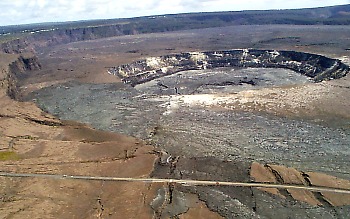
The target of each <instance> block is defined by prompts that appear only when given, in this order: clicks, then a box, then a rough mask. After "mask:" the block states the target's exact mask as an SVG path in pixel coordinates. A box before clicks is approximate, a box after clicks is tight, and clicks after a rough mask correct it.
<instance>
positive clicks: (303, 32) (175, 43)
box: [0, 25, 350, 218]
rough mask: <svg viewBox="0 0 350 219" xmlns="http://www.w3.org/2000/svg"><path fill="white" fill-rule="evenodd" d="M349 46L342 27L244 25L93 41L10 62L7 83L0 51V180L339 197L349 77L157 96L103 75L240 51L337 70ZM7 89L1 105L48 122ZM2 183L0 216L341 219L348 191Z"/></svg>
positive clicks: (345, 185) (10, 57)
mask: <svg viewBox="0 0 350 219" xmlns="http://www.w3.org/2000/svg"><path fill="white" fill-rule="evenodd" d="M349 36H350V27H349V26H324V25H310V26H297V25H255V26H254V25H246V26H227V27H216V28H206V29H194V30H183V31H175V32H165V33H149V34H138V35H128V36H116V37H110V38H101V39H94V40H87V41H83V42H72V43H68V44H62V45H55V46H50V47H40V48H39V47H38V48H36V51H35V52H36V56H37V58H38V60H36V59H31V61H30V62H29V63H32V64H29V65H28V63H27V61H24V62H21V61H17V64H16V66H17V69H19V70H17V74H16V75H15V76H16V79H17V80H16V81H13V80H12V82H11V80H10V79H9V78H8V76H7V75H8V73H9V72H11V67H10V68H9V67H8V64H9V63H12V62H15V61H16V60H17V59H18V57H19V56H20V55H21V54H19V55H16V54H1V68H2V69H3V71H2V74H3V75H2V78H3V79H4V80H3V83H2V87H3V88H2V90H1V92H2V96H1V101H0V104H1V109H0V121H1V123H0V134H1V136H0V146H1V151H0V163H1V165H2V169H1V171H2V172H12V173H44V174H63V175H86V176H115V177H131V178H149V177H154V178H174V179H175V178H176V179H194V180H210V181H228V182H266V183H275V184H292V185H306V186H324V187H327V188H341V189H344V190H347V191H349V189H350V181H349V180H350V175H349V171H348V166H349V159H348V158H349V156H350V154H349V144H348V143H349V142H350V139H349V134H350V129H349V128H350V114H349V113H348V109H349V107H350V101H349V98H348V97H349V89H350V78H349V77H350V76H349V74H348V75H346V76H345V77H342V78H340V79H336V80H326V81H323V82H320V83H306V82H305V83H300V84H288V85H279V86H272V87H269V86H267V87H263V88H254V89H253V88H252V87H249V86H250V85H249V86H248V85H247V86H248V87H247V88H248V89H246V87H244V89H243V88H242V90H238V91H237V90H235V91H234V92H233V91H232V90H231V91H230V90H229V88H227V89H228V90H229V91H230V92H217V91H215V92H214V93H208V90H210V89H209V88H208V89H207V90H204V91H203V92H204V93H196V94H193V95H191V94H189V95H188V94H178V95H176V94H175V93H174V94H173V93H167V92H170V91H167V90H166V89H165V88H164V89H163V90H162V92H163V93H159V92H160V91H159V89H158V87H157V85H152V84H147V83H145V84H143V85H142V86H143V87H137V86H136V87H135V88H134V87H131V86H130V85H127V84H124V83H123V82H122V81H121V79H122V78H118V77H116V76H114V75H110V74H108V69H110V68H111V67H115V66H119V65H122V64H128V63H132V62H135V61H138V60H142V59H147V58H149V57H158V56H162V55H166V54H178V53H181V52H203V51H220V50H230V49H246V48H254V49H269V50H290V51H299V52H308V53H315V54H320V55H323V56H326V57H330V58H334V59H339V60H341V61H342V62H343V63H345V64H347V65H349V64H350V55H349V48H350V38H349ZM26 56H28V57H32V55H30V54H28V55H26ZM25 60H27V59H25ZM37 61H39V62H40V65H39V64H38V63H36V62H37ZM35 63H36V64H35ZM12 68H13V67H12ZM269 70H271V71H273V70H272V69H264V70H259V69H256V70H251V71H256V72H257V73H254V74H258V73H259V72H266V71H269ZM274 70H275V69H274ZM234 71H241V70H239V69H235V70H234ZM242 71H243V70H242ZM275 71H276V74H280V72H279V71H278V70H275ZM287 73H288V74H294V73H290V72H287ZM183 74H185V73H183ZM188 74H189V77H195V76H196V74H197V73H191V72H190V73H188ZM191 74H193V75H191ZM198 74H203V75H205V74H206V73H203V72H200V73H198ZM209 74H211V73H209ZM242 74H249V71H248V73H245V72H243V73H242ZM266 74H267V73H266ZM214 76H215V75H214ZM174 77H176V75H175V76H174ZM159 80H160V82H163V83H167V84H165V85H169V84H170V82H171V81H174V80H175V79H174V78H171V77H170V79H168V80H167V79H159ZM196 80H200V79H198V78H196ZM5 82H6V83H5ZM10 82H11V83H13V84H12V85H11V83H10ZM157 82H158V81H157ZM183 83H184V85H183V86H188V87H189V89H190V88H191V86H193V85H191V83H190V84H189V85H188V84H186V85H185V82H183ZM11 86H12V87H13V86H15V88H12V91H13V92H12V93H10V94H12V95H11V96H12V97H16V98H18V99H21V100H22V101H23V100H33V101H35V103H37V104H38V105H39V106H40V108H42V109H43V110H44V111H46V112H44V111H42V110H41V109H39V108H38V107H37V106H36V105H35V104H34V103H31V102H18V101H15V100H13V99H10V98H9V97H8V96H6V91H7V94H9V92H8V89H7V88H8V87H11ZM152 86H156V88H157V89H154V87H153V88H152ZM169 86H170V85H169ZM251 88H252V89H251ZM152 89H153V90H152ZM227 89H226V90H227ZM230 89H231V88H230ZM212 90H213V89H212ZM164 99H167V100H166V101H164ZM168 99H170V100H169V101H168ZM162 104H163V105H164V104H165V105H166V104H168V105H169V106H168V105H166V107H164V106H162ZM49 113H50V114H51V115H50V114H49ZM52 114H53V115H54V116H52ZM71 120H75V121H76V122H73V121H71ZM79 122H81V123H88V124H89V125H84V124H81V123H79ZM270 123H271V125H270V126H269V125H267V124H270ZM281 124H282V125H281ZM279 125H280V126H279ZM264 129H266V130H267V131H266V132H264ZM110 131H112V132H110ZM118 133H122V134H118ZM254 133H257V135H254ZM308 141H309V142H308ZM304 145H306V146H304ZM330 145H331V146H330ZM333 146H334V147H333ZM169 156H171V158H169ZM167 158H169V160H170V162H164V159H165V160H166V159H167ZM0 180H1V188H0V193H1V197H0V198H1V201H2V202H1V206H0V215H1V216H2V217H3V218H28V217H32V218H57V217H59V218H95V217H97V218H169V217H173V218H221V217H224V218H317V217H322V218H348V216H349V213H348V212H349V211H350V208H349V206H350V195H349V194H341V193H339V194H338V193H330V192H310V191H307V190H297V189H277V188H240V187H230V186H183V185H178V184H171V183H170V184H167V183H143V182H109V181H83V180H68V179H66V180H63V179H45V178H11V177H0Z"/></svg>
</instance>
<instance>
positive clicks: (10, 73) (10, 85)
mask: <svg viewBox="0 0 350 219" xmlns="http://www.w3.org/2000/svg"><path fill="white" fill-rule="evenodd" d="M6 65H7V66H3V69H1V71H2V72H1V74H0V93H5V94H6V95H7V96H9V97H10V98H12V99H18V98H19V95H20V89H19V86H18V80H19V79H20V78H21V77H24V76H25V72H26V71H31V70H38V69H40V68H41V64H40V62H39V60H38V58H37V57H36V56H33V55H20V56H18V58H17V59H15V60H13V61H11V62H9V63H6Z"/></svg>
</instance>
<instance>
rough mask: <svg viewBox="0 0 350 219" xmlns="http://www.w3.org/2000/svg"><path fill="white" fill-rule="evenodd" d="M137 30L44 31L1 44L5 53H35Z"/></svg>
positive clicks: (126, 27) (115, 27)
mask: <svg viewBox="0 0 350 219" xmlns="http://www.w3.org/2000/svg"><path fill="white" fill-rule="evenodd" d="M136 33H137V28H135V27H134V26H133V25H128V24H117V25H107V26H96V27H84V28H74V29H53V30H42V31H41V32H37V33H32V34H30V35H28V36H26V37H23V38H18V39H15V40H12V41H8V42H5V43H2V44H0V51H2V52H4V53H23V52H35V51H36V50H37V49H40V48H44V47H48V46H54V45H60V44H66V43H71V42H77V41H84V40H93V39H99V38H106V37H113V36H120V35H131V34H136Z"/></svg>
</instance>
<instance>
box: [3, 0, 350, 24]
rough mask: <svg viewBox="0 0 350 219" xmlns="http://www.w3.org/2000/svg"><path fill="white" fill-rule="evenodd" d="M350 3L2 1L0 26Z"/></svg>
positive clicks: (288, 0) (268, 0) (342, 0)
mask: <svg viewBox="0 0 350 219" xmlns="http://www.w3.org/2000/svg"><path fill="white" fill-rule="evenodd" d="M349 3H350V0H323V1H319V0H303V1H302V0H294V1H292V0H285V1H281V0H245V1H232V0H171V1H168V0H143V1H140V0H115V1H113V0H56V1H49V0H2V1H0V8H1V14H0V25H10V24H25V23H38V22H54V21H68V20H86V19H103V18H124V17H135V16H146V15H159V14H170V13H184V12H199V11H237V10H258V9H285V8H305V7H320V6H328V5H340V4H349Z"/></svg>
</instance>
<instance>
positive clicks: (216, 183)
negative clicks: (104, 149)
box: [0, 172, 350, 194]
mask: <svg viewBox="0 0 350 219" xmlns="http://www.w3.org/2000/svg"><path fill="white" fill-rule="evenodd" d="M0 177H30V178H51V179H71V180H98V181H124V182H145V183H159V182H160V183H177V184H181V185H189V186H190V185H197V186H235V187H259V188H277V189H301V190H308V191H313V192H333V193H342V194H350V190H348V189H339V188H330V187H318V186H303V185H280V184H266V183H244V182H221V181H202V180H182V179H181V180H180V179H157V178H121V177H103V176H74V175H58V174H33V173H9V172H0Z"/></svg>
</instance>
